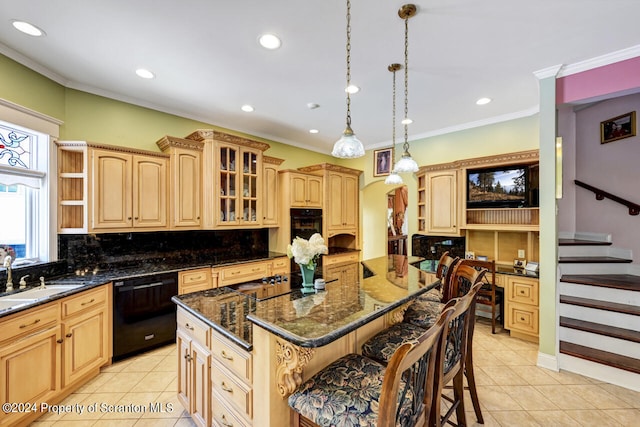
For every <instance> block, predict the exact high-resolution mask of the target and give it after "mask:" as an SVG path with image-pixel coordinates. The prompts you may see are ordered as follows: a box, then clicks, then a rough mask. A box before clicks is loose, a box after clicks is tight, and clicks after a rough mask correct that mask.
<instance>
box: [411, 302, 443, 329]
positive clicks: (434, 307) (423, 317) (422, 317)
mask: <svg viewBox="0 0 640 427" xmlns="http://www.w3.org/2000/svg"><path fill="white" fill-rule="evenodd" d="M444 306H445V304H443V303H441V302H436V301H429V300H424V299H416V300H415V301H413V302H412V303H411V305H409V307H408V308H407V310H406V311H405V312H404V322H406V323H410V324H413V325H415V326H418V327H420V328H423V329H429V328H430V327H431V326H433V324H434V323H435V322H436V320H437V319H438V316H440V313H442V309H443V308H444Z"/></svg>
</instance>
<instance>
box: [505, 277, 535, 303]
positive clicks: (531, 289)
mask: <svg viewBox="0 0 640 427" xmlns="http://www.w3.org/2000/svg"><path fill="white" fill-rule="evenodd" d="M508 285H509V286H508V291H507V292H508V293H507V299H508V300H509V301H512V302H517V303H521V304H530V305H534V306H536V307H537V306H538V282H537V281H529V280H520V279H518V278H509V283H508Z"/></svg>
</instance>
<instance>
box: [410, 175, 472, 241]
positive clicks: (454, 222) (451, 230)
mask: <svg viewBox="0 0 640 427" xmlns="http://www.w3.org/2000/svg"><path fill="white" fill-rule="evenodd" d="M458 181H459V172H458V171H457V170H453V169H452V170H436V171H430V172H426V171H421V172H419V173H418V227H419V231H420V232H422V233H425V234H433V235H443V236H459V235H461V233H462V230H461V229H460V227H459V209H460V201H459V198H460V192H459V191H458Z"/></svg>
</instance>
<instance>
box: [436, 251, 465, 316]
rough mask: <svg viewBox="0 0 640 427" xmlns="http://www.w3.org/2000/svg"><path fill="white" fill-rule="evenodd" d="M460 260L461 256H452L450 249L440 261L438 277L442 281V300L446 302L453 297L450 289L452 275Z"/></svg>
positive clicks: (437, 270) (437, 271)
mask: <svg viewBox="0 0 640 427" xmlns="http://www.w3.org/2000/svg"><path fill="white" fill-rule="evenodd" d="M459 261H460V258H458V257H452V256H450V255H449V251H446V252H445V253H443V254H442V256H441V257H440V261H438V267H437V269H436V277H437V278H438V279H440V283H442V302H445V303H446V302H447V301H449V300H450V299H451V298H452V296H451V291H450V285H451V275H452V273H453V268H454V267H455V266H456V265H457V263H458V262H459Z"/></svg>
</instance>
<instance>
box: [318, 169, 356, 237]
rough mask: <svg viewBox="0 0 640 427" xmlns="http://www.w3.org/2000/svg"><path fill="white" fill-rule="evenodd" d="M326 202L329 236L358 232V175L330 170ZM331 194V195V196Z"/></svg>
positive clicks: (327, 178) (327, 177)
mask: <svg viewBox="0 0 640 427" xmlns="http://www.w3.org/2000/svg"><path fill="white" fill-rule="evenodd" d="M325 179H326V180H327V198H326V204H325V211H326V215H325V218H326V220H327V236H328V237H331V236H332V235H334V234H340V233H348V234H357V233H358V206H359V205H358V199H359V197H358V193H359V191H358V176H357V175H350V174H345V173H340V172H328V173H327V176H326V178H325ZM329 195H330V197H329Z"/></svg>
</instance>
